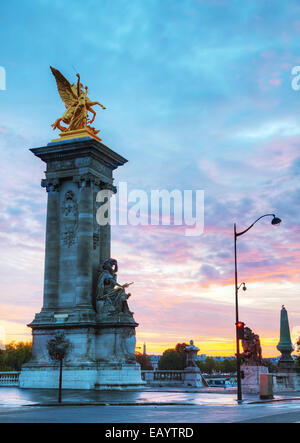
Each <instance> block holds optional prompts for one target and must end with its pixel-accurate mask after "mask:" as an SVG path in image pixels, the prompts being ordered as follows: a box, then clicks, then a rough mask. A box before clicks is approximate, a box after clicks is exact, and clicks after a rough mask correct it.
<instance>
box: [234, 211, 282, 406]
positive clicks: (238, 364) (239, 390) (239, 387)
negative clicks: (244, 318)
mask: <svg viewBox="0 0 300 443" xmlns="http://www.w3.org/2000/svg"><path fill="white" fill-rule="evenodd" d="M263 217H273V220H272V222H271V224H272V225H278V224H280V223H281V220H280V218H278V217H276V216H275V214H265V215H262V216H261V217H259V218H258V219H257V220H255V222H254V223H252V225H250V226H249V228H247V229H245V230H244V231H241V232H237V230H236V224H234V277H235V278H234V280H235V334H236V372H237V401H238V402H239V403H240V402H242V400H243V396H242V383H241V360H240V341H239V340H240V339H239V330H238V325H239V297H238V295H239V289H240V287H241V285H240V286H238V272H237V238H238V237H240V236H241V235H243V234H245V233H246V232H248V231H249V230H250V229H251V228H252V227H253V226H254V225H255V223H257V222H258V221H259V220H260V219H262V218H263ZM242 284H243V283H242ZM244 288H245V284H244V287H243V289H244Z"/></svg>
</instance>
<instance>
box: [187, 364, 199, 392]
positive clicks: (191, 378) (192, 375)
mask: <svg viewBox="0 0 300 443" xmlns="http://www.w3.org/2000/svg"><path fill="white" fill-rule="evenodd" d="M184 386H190V387H193V388H203V383H202V375H201V371H200V369H199V368H197V367H189V368H185V370H184Z"/></svg>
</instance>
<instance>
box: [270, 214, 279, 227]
mask: <svg viewBox="0 0 300 443" xmlns="http://www.w3.org/2000/svg"><path fill="white" fill-rule="evenodd" d="M271 223H272V225H280V223H281V220H280V218H278V217H275V215H274V216H273V220H272V221H271Z"/></svg>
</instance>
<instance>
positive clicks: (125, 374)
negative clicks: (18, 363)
mask: <svg viewBox="0 0 300 443" xmlns="http://www.w3.org/2000/svg"><path fill="white" fill-rule="evenodd" d="M58 383H59V367H58V366H57V367H53V366H52V367H51V366H45V367H41V366H39V367H26V368H23V369H22V372H21V374H20V384H19V386H20V388H23V389H58ZM144 385H145V382H144V381H142V378H141V370H140V366H139V365H135V364H133V365H131V364H129V365H126V364H111V363H110V364H101V363H100V364H95V365H90V366H89V365H87V366H84V365H81V366H78V367H69V366H66V367H64V368H63V377H62V388H63V389H75V390H76V389H78V390H79V389H95V390H131V389H134V390H136V389H142V388H143V387H144Z"/></svg>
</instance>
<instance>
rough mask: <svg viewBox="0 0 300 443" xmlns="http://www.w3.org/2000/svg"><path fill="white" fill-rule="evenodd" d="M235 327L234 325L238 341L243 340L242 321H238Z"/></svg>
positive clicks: (243, 328)
mask: <svg viewBox="0 0 300 443" xmlns="http://www.w3.org/2000/svg"><path fill="white" fill-rule="evenodd" d="M235 325H236V330H237V338H238V339H239V340H243V339H244V335H245V323H243V322H242V321H239V322H237V323H236V324H235Z"/></svg>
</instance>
